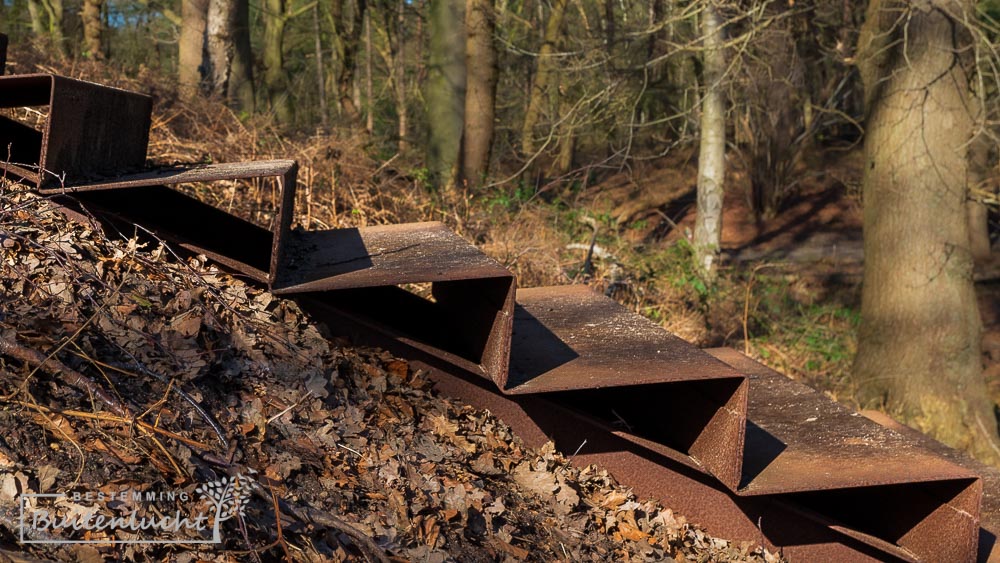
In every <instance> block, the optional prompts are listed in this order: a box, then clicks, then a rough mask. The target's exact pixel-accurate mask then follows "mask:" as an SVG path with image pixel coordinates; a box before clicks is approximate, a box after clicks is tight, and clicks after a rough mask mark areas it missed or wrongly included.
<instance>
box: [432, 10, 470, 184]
mask: <svg viewBox="0 0 1000 563" xmlns="http://www.w3.org/2000/svg"><path fill="white" fill-rule="evenodd" d="M463 7H464V3H461V1H460V0H430V17H429V18H428V25H429V26H430V30H429V31H430V52H429V54H428V56H429V64H428V67H429V68H428V77H427V91H426V94H425V97H426V100H427V119H428V124H429V125H430V140H429V141H430V142H429V143H428V145H427V167H428V169H429V170H430V173H431V177H432V181H433V182H435V183H436V184H437V185H438V186H442V187H452V186H454V183H455V180H456V176H457V172H458V170H457V165H458V160H459V157H460V152H461V139H462V127H463V123H464V115H463V114H464V113H465V38H464V37H463V35H464V34H463V33H462V21H463V19H462V8H463Z"/></svg>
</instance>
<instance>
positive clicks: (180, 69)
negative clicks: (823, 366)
mask: <svg viewBox="0 0 1000 563" xmlns="http://www.w3.org/2000/svg"><path fill="white" fill-rule="evenodd" d="M207 20H208V0H181V36H180V39H179V41H178V43H177V49H178V54H177V82H178V84H179V85H180V92H181V95H182V96H194V95H195V94H197V93H198V91H199V87H200V86H201V63H202V60H203V55H204V49H205V30H206V25H207Z"/></svg>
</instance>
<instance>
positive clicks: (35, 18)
mask: <svg viewBox="0 0 1000 563" xmlns="http://www.w3.org/2000/svg"><path fill="white" fill-rule="evenodd" d="M28 15H29V16H30V17H31V32H32V33H33V34H35V35H42V34H44V33H45V32H46V31H47V26H46V25H45V22H44V21H42V3H41V2H40V1H39V0H28Z"/></svg>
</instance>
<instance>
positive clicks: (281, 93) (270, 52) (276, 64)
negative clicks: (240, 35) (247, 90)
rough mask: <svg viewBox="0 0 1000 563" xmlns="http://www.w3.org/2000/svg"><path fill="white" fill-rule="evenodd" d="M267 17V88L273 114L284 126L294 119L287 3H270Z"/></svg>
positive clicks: (270, 1)
mask: <svg viewBox="0 0 1000 563" xmlns="http://www.w3.org/2000/svg"><path fill="white" fill-rule="evenodd" d="M265 6H266V10H265V13H264V47H263V48H264V85H265V87H266V88H267V97H268V100H269V101H270V102H271V111H273V112H274V116H275V118H276V119H277V120H278V122H280V123H285V124H287V123H291V122H292V120H293V119H294V113H293V110H292V104H291V100H290V99H289V97H288V71H287V70H285V47H284V43H285V24H286V23H287V22H288V16H287V14H286V12H285V10H286V7H285V0H266V1H265Z"/></svg>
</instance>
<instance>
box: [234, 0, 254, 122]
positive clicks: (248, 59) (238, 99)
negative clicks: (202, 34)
mask: <svg viewBox="0 0 1000 563" xmlns="http://www.w3.org/2000/svg"><path fill="white" fill-rule="evenodd" d="M235 10H236V11H235V14H234V15H233V60H232V64H231V65H230V68H229V85H228V88H227V95H228V97H229V103H230V104H231V105H232V106H233V107H234V108H236V109H239V110H243V111H245V112H247V113H253V111H254V109H255V108H256V105H257V103H256V92H255V90H254V83H253V53H252V52H251V50H250V2H249V0H235Z"/></svg>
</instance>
